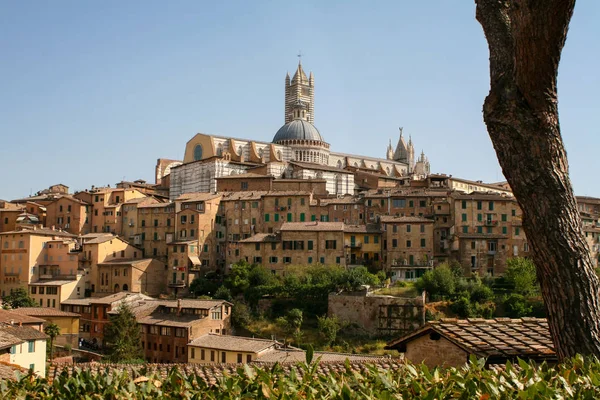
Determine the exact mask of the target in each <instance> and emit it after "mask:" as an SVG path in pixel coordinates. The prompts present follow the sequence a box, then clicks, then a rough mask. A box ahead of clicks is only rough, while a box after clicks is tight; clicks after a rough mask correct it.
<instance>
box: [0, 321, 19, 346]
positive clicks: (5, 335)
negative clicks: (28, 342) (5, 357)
mask: <svg viewBox="0 0 600 400" xmlns="http://www.w3.org/2000/svg"><path fill="white" fill-rule="evenodd" d="M2 325H4V324H2V323H0V350H4V349H8V348H9V347H12V346H14V345H15V344H19V343H23V339H19V338H18V337H16V336H14V335H11V334H10V333H9V332H8V331H5V330H4V329H1V326H2Z"/></svg>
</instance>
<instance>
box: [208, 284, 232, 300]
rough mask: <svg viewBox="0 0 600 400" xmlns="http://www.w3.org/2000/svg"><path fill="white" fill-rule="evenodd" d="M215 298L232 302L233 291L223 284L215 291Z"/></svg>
mask: <svg viewBox="0 0 600 400" xmlns="http://www.w3.org/2000/svg"><path fill="white" fill-rule="evenodd" d="M213 298H214V299H219V300H225V301H229V302H231V301H232V300H233V297H232V296H231V291H230V290H229V289H227V288H226V287H225V286H221V287H219V288H218V289H217V291H216V292H215V295H214V296H213Z"/></svg>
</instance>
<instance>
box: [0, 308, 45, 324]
mask: <svg viewBox="0 0 600 400" xmlns="http://www.w3.org/2000/svg"><path fill="white" fill-rule="evenodd" d="M11 321H13V322H14V323H15V324H19V323H21V324H26V325H29V324H32V325H33V324H43V323H44V322H46V321H44V320H43V319H39V318H35V317H30V316H28V315H23V314H21V313H18V312H15V311H14V310H3V309H1V308H0V322H8V323H10V322H11Z"/></svg>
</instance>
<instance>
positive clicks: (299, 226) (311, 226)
mask: <svg viewBox="0 0 600 400" xmlns="http://www.w3.org/2000/svg"><path fill="white" fill-rule="evenodd" d="M294 231H325V232H343V231H344V223H343V222H320V221H310V222H284V223H283V225H281V232H294Z"/></svg>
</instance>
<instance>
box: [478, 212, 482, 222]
mask: <svg viewBox="0 0 600 400" xmlns="http://www.w3.org/2000/svg"><path fill="white" fill-rule="evenodd" d="M477 221H479V222H481V221H483V214H481V213H479V214H477Z"/></svg>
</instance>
